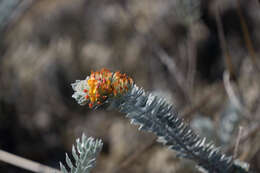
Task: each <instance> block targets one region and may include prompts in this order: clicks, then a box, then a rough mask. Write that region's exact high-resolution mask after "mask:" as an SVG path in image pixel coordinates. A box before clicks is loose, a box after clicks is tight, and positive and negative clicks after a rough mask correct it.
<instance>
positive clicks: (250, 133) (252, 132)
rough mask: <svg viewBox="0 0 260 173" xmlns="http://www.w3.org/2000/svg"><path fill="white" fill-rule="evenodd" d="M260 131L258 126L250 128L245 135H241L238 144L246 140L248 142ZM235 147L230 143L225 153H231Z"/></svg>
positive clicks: (234, 144)
mask: <svg viewBox="0 0 260 173" xmlns="http://www.w3.org/2000/svg"><path fill="white" fill-rule="evenodd" d="M259 131H260V125H259V124H256V125H252V127H251V128H250V129H248V131H247V132H246V133H243V135H241V138H240V142H239V143H240V144H242V143H244V142H245V141H246V140H248V139H249V138H250V137H251V136H254V135H255V134H257V133H258V132H259ZM235 146H236V143H235V142H234V143H232V144H231V145H230V146H229V147H228V148H226V149H225V151H226V152H228V153H229V152H232V150H234V148H235Z"/></svg>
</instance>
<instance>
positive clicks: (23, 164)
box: [0, 150, 61, 173]
mask: <svg viewBox="0 0 260 173" xmlns="http://www.w3.org/2000/svg"><path fill="white" fill-rule="evenodd" d="M0 160H1V161H3V162H5V163H9V164H11V165H14V166H17V167H20V168H22V169H25V170H29V171H32V172H41V173H50V172H53V173H61V172H60V171H59V170H57V169H54V168H51V167H48V166H45V165H42V164H40V163H37V162H34V161H31V160H28V159H25V158H22V157H20V156H16V155H14V154H10V153H8V152H6V151H3V150H0Z"/></svg>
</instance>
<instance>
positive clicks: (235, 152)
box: [233, 126, 243, 158]
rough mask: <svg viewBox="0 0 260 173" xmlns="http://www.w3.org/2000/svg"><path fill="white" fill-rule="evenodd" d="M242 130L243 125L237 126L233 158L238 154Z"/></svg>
mask: <svg viewBox="0 0 260 173" xmlns="http://www.w3.org/2000/svg"><path fill="white" fill-rule="evenodd" d="M242 132H243V127H242V126H239V130H238V135H237V139H236V144H235V148H234V153H233V157H234V158H236V157H237V155H238V148H239V143H240V139H241V136H242Z"/></svg>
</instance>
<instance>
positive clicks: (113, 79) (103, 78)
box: [72, 68, 133, 108]
mask: <svg viewBox="0 0 260 173" xmlns="http://www.w3.org/2000/svg"><path fill="white" fill-rule="evenodd" d="M78 85H79V86H78ZM132 85H133V80H132V78H130V77H128V76H127V75H126V74H122V73H120V72H115V73H112V72H110V71H109V70H108V69H105V68H103V69H101V70H100V71H96V72H93V71H92V72H91V74H90V76H89V77H87V78H86V80H85V81H84V82H83V81H76V83H74V84H72V87H73V89H74V90H75V91H76V92H75V93H74V94H73V97H74V98H75V99H76V100H77V101H78V102H79V104H82V105H83V104H85V103H88V104H89V107H90V108H92V107H94V106H95V105H100V104H102V103H104V101H105V100H106V99H107V98H113V97H118V96H121V95H123V94H124V93H126V92H127V91H128V90H129V88H131V87H132Z"/></svg>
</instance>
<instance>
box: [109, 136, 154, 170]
mask: <svg viewBox="0 0 260 173" xmlns="http://www.w3.org/2000/svg"><path fill="white" fill-rule="evenodd" d="M156 143H157V142H156V140H155V139H153V140H151V141H150V142H149V143H147V144H146V145H144V146H143V147H140V148H139V149H138V150H137V151H135V152H134V153H133V154H132V155H130V156H128V157H127V158H126V159H125V160H123V161H122V162H121V163H120V166H119V167H117V168H115V169H114V171H113V173H120V172H123V170H124V169H126V168H127V167H129V166H131V165H132V164H133V163H134V162H135V161H136V160H137V159H138V158H139V156H140V155H142V154H143V153H145V152H147V151H148V150H149V149H151V148H152V147H153V146H154V144H156Z"/></svg>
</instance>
